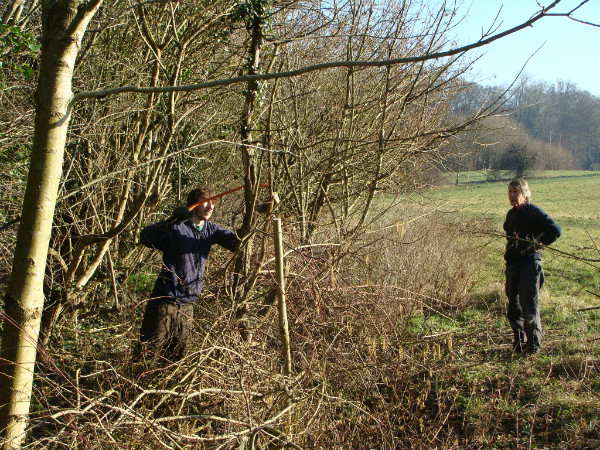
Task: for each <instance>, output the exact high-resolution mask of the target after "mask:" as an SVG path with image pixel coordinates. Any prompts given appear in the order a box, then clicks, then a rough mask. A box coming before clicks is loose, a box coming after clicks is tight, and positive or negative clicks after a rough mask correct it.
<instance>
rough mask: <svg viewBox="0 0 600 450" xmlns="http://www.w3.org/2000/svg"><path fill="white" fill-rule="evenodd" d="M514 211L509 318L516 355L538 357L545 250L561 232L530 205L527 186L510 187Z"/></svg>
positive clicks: (509, 218) (508, 254)
mask: <svg viewBox="0 0 600 450" xmlns="http://www.w3.org/2000/svg"><path fill="white" fill-rule="evenodd" d="M508 198H509V200H510V204H511V205H512V208H511V209H510V210H509V211H508V213H507V214H506V220H505V221H504V231H505V232H506V250H505V252H504V259H505V261H506V286H505V287H506V296H507V297H508V308H507V317H508V321H509V322H510V325H511V327H512V330H513V333H514V341H513V351H514V352H516V353H521V352H522V351H526V352H528V353H537V352H539V350H540V348H541V338H542V324H541V319H540V289H541V287H542V285H543V284H544V271H543V269H542V263H541V260H542V248H543V247H544V246H546V245H550V244H552V243H553V242H554V241H556V240H557V239H558V238H559V237H560V235H561V228H560V226H559V225H557V224H556V223H555V222H554V220H552V218H551V217H550V216H549V215H548V214H546V213H545V212H544V211H543V210H542V209H541V208H539V207H538V206H536V205H534V204H532V203H531V191H530V190H529V185H528V184H527V182H526V181H525V180H523V179H521V178H516V179H514V180H512V181H511V182H510V183H509V184H508Z"/></svg>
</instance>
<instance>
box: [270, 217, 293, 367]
mask: <svg viewBox="0 0 600 450" xmlns="http://www.w3.org/2000/svg"><path fill="white" fill-rule="evenodd" d="M273 230H274V232H275V266H276V267H275V277H276V280H277V285H278V290H277V310H278V312H279V332H280V334H281V346H282V352H283V374H284V375H291V373H292V356H291V351H290V332H289V329H288V320H287V308H286V298H285V273H284V261H283V239H282V232H281V219H279V218H275V219H273Z"/></svg>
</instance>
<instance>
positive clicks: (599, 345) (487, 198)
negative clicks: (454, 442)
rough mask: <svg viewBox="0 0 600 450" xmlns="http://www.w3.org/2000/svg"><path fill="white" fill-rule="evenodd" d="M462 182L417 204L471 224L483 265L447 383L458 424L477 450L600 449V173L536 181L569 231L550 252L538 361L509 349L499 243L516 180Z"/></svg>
mask: <svg viewBox="0 0 600 450" xmlns="http://www.w3.org/2000/svg"><path fill="white" fill-rule="evenodd" d="M579 174H580V175H579ZM460 179H461V181H466V180H467V179H470V180H472V181H473V182H470V183H466V182H465V183H460V184H459V185H458V186H456V185H452V184H450V185H448V186H446V187H441V188H435V189H433V190H432V191H429V192H426V193H424V194H423V196H422V197H420V198H417V199H415V201H416V202H418V203H419V204H423V203H424V202H426V203H427V204H428V205H429V206H430V207H432V206H433V205H435V206H436V207H437V208H439V210H440V211H443V212H446V213H447V216H446V217H448V220H450V221H454V222H456V223H464V224H467V227H466V230H467V233H470V234H472V236H473V242H474V244H473V249H476V251H478V252H479V253H480V256H481V258H480V259H481V267H480V268H479V269H478V270H479V276H478V281H477V283H476V285H475V286H474V288H473V290H472V292H471V296H470V299H469V300H467V301H466V302H467V303H468V305H466V306H465V308H464V310H462V311H460V313H459V314H458V315H457V316H454V317H453V319H455V320H456V322H454V323H453V324H452V325H451V328H452V329H453V330H454V333H455V341H456V342H457V343H456V345H455V349H456V350H455V352H456V353H457V354H458V355H459V356H458V357H455V359H454V360H453V363H452V364H449V366H448V367H447V368H446V370H447V373H446V375H445V376H444V379H443V382H442V384H443V389H444V390H448V389H456V390H457V392H458V395H457V398H456V405H457V407H458V408H459V414H458V416H457V418H456V420H460V419H462V421H463V423H465V422H466V423H468V424H469V426H470V427H472V430H473V431H472V433H473V439H474V442H478V443H479V445H480V447H477V448H485V449H488V448H489V449H500V448H502V449H504V448H506V449H515V448H519V449H521V448H523V449H530V448H556V449H558V448H565V449H576V448H577V449H579V448H600V447H594V446H593V445H600V409H599V408H598V404H600V382H599V381H598V380H599V379H600V377H599V374H600V364H599V362H598V361H599V359H598V355H599V354H600V309H598V307H599V306H600V274H599V269H600V251H599V250H598V246H599V245H600V214H599V211H598V210H599V208H598V206H599V203H600V202H599V200H598V193H599V192H600V174H595V173H590V172H553V173H547V174H539V176H537V177H531V178H528V179H527V180H528V182H529V185H530V187H531V191H532V202H533V203H535V204H537V205H538V206H540V207H541V208H542V209H544V210H545V211H546V212H548V213H549V214H550V215H551V216H552V217H553V218H554V219H555V221H556V222H557V223H559V224H560V225H561V227H562V229H563V235H562V237H561V238H560V239H559V240H558V241H557V242H556V243H555V244H554V245H553V246H552V249H554V250H552V249H546V251H545V252H544V259H543V264H544V271H545V273H546V284H545V286H544V288H543V292H542V304H541V316H542V326H543V330H544V338H543V346H544V348H543V351H542V353H541V354H540V355H536V356H535V357H522V356H513V355H511V353H510V350H509V346H508V343H509V342H510V340H511V335H512V333H511V331H510V328H509V325H508V322H507V320H506V318H505V316H504V314H505V304H506V300H505V296H504V292H503V281H504V273H503V269H504V261H503V259H502V252H503V246H504V243H505V240H504V238H503V237H501V236H499V235H500V234H501V233H502V224H503V221H504V217H505V215H506V212H507V211H508V209H509V208H510V204H509V202H508V195H507V187H506V185H507V181H506V180H503V181H499V182H487V181H485V182H484V181H483V177H481V178H480V179H479V180H478V179H477V178H476V177H475V176H474V175H473V176H469V177H466V176H465V177H463V176H461V178H460ZM477 181H479V182H477ZM594 308H595V309H594ZM435 324H436V321H430V325H431V326H432V327H433V329H432V330H430V333H432V334H433V333H436V332H441V331H443V330H444V329H446V330H447V329H448V328H449V324H445V325H444V324H442V325H441V326H439V327H438V328H436V325H435ZM590 443H591V444H590ZM473 448H475V447H473Z"/></svg>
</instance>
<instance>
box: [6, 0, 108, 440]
mask: <svg viewBox="0 0 600 450" xmlns="http://www.w3.org/2000/svg"><path fill="white" fill-rule="evenodd" d="M101 3H102V0H95V1H90V2H82V1H74V0H72V1H50V0H47V1H44V2H43V3H42V29H43V31H42V54H41V64H40V75H39V80H38V88H37V93H36V102H37V104H36V119H35V133H34V138H33V150H32V153H31V163H30V169H29V177H28V180H27V188H26V190H25V197H24V200H23V212H22V218H21V225H20V227H19V233H18V236H17V243H16V248H15V256H14V262H13V268H12V274H11V278H10V282H9V285H8V290H7V292H6V297H5V313H6V317H5V318H4V327H3V334H2V349H1V361H2V365H1V366H0V433H1V435H0V437H2V449H3V450H9V449H10V450H13V449H18V448H20V447H21V444H22V442H23V438H24V436H25V428H26V425H27V420H28V415H29V405H30V401H31V392H32V385H33V374H34V369H35V358H36V350H37V342H38V335H39V329H40V320H41V317H42V309H43V305H44V295H43V279H44V272H45V268H46V258H47V254H48V246H49V241H50V233H51V230H52V219H53V216H54V208H55V206H56V198H57V192H58V185H59V180H60V177H61V173H62V163H63V155H64V149H65V142H66V137H67V129H68V126H69V120H70V117H71V114H70V113H71V111H70V108H71V104H70V102H71V99H72V96H73V93H72V90H71V81H72V77H73V68H74V66H75V58H76V56H77V53H78V51H79V48H80V45H81V40H82V38H83V33H84V32H85V29H86V27H87V24H88V22H89V20H90V19H91V18H92V17H93V15H94V14H95V12H96V11H97V9H98V7H99V6H100V4H101Z"/></svg>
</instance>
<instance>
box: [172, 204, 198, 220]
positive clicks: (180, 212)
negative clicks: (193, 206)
mask: <svg viewBox="0 0 600 450" xmlns="http://www.w3.org/2000/svg"><path fill="white" fill-rule="evenodd" d="M192 215H193V213H192V211H190V210H189V209H188V207H187V206H178V207H177V208H175V209H174V210H173V215H172V216H171V217H169V222H183V221H185V220H188V219H191V218H192Z"/></svg>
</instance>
